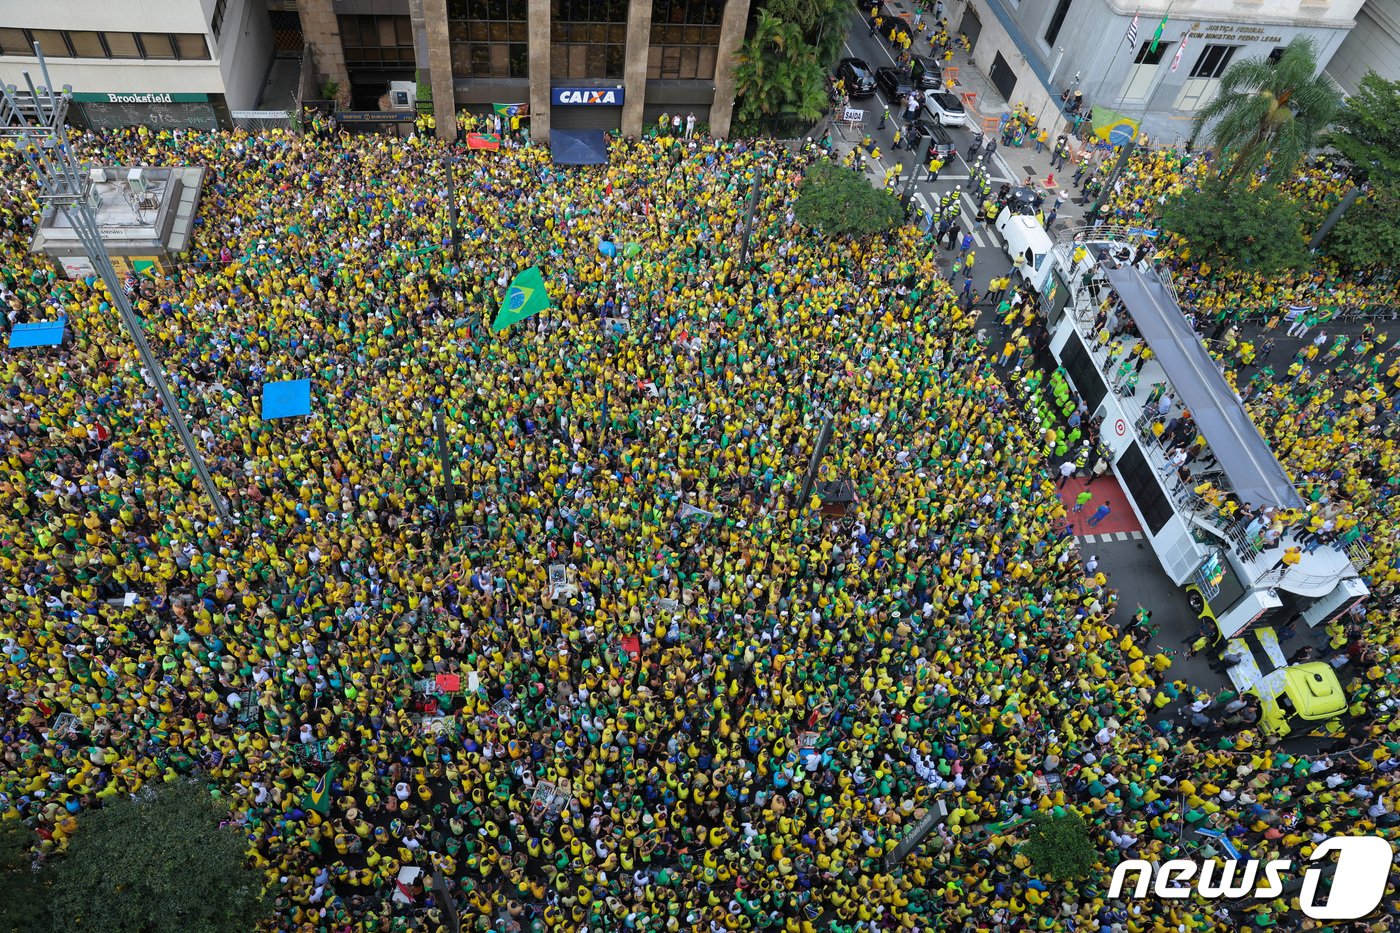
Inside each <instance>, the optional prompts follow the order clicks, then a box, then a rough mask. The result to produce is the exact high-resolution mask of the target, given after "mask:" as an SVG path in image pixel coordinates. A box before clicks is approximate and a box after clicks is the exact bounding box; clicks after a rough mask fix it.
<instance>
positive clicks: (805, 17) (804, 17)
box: [764, 0, 851, 62]
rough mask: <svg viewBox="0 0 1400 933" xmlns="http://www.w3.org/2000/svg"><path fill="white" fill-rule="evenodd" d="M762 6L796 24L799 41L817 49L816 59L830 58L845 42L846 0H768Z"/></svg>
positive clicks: (779, 17) (848, 8) (847, 4)
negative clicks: (800, 39)
mask: <svg viewBox="0 0 1400 933" xmlns="http://www.w3.org/2000/svg"><path fill="white" fill-rule="evenodd" d="M764 9H766V10H768V11H769V12H771V13H772V14H773V15H774V16H776V17H778V19H780V20H782V21H783V22H786V23H792V24H793V25H794V26H796V27H797V28H798V29H799V30H800V31H801V33H802V39H803V41H804V42H806V43H807V44H808V45H810V46H812V47H813V48H814V49H816V50H817V58H818V60H819V61H820V62H830V61H831V60H832V59H834V58H835V57H836V53H837V52H839V51H840V50H841V45H842V43H844V42H845V41H846V31H847V29H848V28H849V27H848V25H847V19H846V18H847V16H848V15H849V14H850V12H851V5H850V3H849V2H848V0H768V2H767V3H765V4H764Z"/></svg>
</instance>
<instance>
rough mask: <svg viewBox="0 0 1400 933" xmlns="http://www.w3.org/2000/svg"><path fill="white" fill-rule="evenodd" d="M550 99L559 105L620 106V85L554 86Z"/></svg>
mask: <svg viewBox="0 0 1400 933" xmlns="http://www.w3.org/2000/svg"><path fill="white" fill-rule="evenodd" d="M550 99H551V100H552V101H553V102H554V104H555V106H561V107H621V106H622V88H620V87H556V88H551V89H550Z"/></svg>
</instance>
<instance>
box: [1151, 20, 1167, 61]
mask: <svg viewBox="0 0 1400 933" xmlns="http://www.w3.org/2000/svg"><path fill="white" fill-rule="evenodd" d="M1166 28H1167V14H1166V13H1163V14H1162V21H1161V22H1160V23H1158V24H1157V31H1156V32H1154V33H1153V34H1152V44H1151V45H1149V46H1148V47H1147V54H1149V55H1155V54H1157V43H1158V42H1160V41H1162V30H1163V29H1166Z"/></svg>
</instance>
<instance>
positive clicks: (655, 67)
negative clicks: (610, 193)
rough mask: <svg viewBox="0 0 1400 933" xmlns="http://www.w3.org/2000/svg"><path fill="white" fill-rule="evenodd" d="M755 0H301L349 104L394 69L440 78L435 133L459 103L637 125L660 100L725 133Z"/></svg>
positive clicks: (308, 31) (323, 60) (448, 127)
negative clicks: (509, 106)
mask: <svg viewBox="0 0 1400 933" xmlns="http://www.w3.org/2000/svg"><path fill="white" fill-rule="evenodd" d="M749 5H750V0H300V2H299V3H298V5H297V9H298V13H299V14H300V19H301V28H302V30H303V32H304V34H305V37H306V41H307V43H308V44H309V45H310V46H311V47H312V49H313V50H314V52H315V57H316V61H317V66H318V68H319V69H320V70H321V72H322V73H323V74H325V75H326V76H327V77H328V78H330V79H332V80H336V81H344V82H345V83H346V84H347V85H348V86H349V87H350V88H351V92H352V98H353V106H360V107H364V106H368V105H369V104H370V103H371V102H372V100H374V99H376V98H377V96H378V95H380V94H383V93H384V91H385V89H386V88H387V87H388V85H389V83H390V82H392V81H403V80H418V81H420V82H424V83H426V84H428V85H429V86H430V87H431V88H432V96H433V104H434V109H435V115H436V118H437V123H438V127H439V132H451V131H452V127H453V126H454V120H453V113H454V111H455V110H459V109H465V110H470V111H472V112H477V113H490V112H491V110H492V105H493V104H528V105H529V114H530V118H529V126H530V131H531V135H532V137H533V138H535V139H537V140H547V139H548V138H549V130H550V128H551V127H558V128H569V129H583V128H600V129H607V130H621V131H622V132H623V133H627V134H640V133H641V132H642V130H643V127H644V126H645V125H647V124H649V123H653V122H654V121H655V120H656V119H657V118H658V117H659V116H660V115H661V114H662V113H663V112H664V113H672V114H673V113H677V112H679V113H680V114H681V115H682V117H684V116H686V115H688V114H691V113H694V114H695V117H696V120H697V121H698V122H700V123H707V124H709V125H710V126H711V128H712V130H713V131H714V132H716V133H719V134H727V133H728V131H729V123H730V117H731V115H732V112H733V105H734V94H733V80H732V65H733V61H734V56H735V53H736V52H737V50H738V48H739V44H740V43H741V42H742V41H743V38H744V30H745V28H746V27H747V24H748V17H749Z"/></svg>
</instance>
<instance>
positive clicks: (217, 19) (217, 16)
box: [209, 0, 228, 39]
mask: <svg viewBox="0 0 1400 933" xmlns="http://www.w3.org/2000/svg"><path fill="white" fill-rule="evenodd" d="M227 12H228V0H215V2H214V15H213V16H212V17H210V19H209V28H210V30H212V31H213V33H214V38H215V39H217V38H219V32H220V31H221V30H222V29H223V28H224V14H225V13H227Z"/></svg>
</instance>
